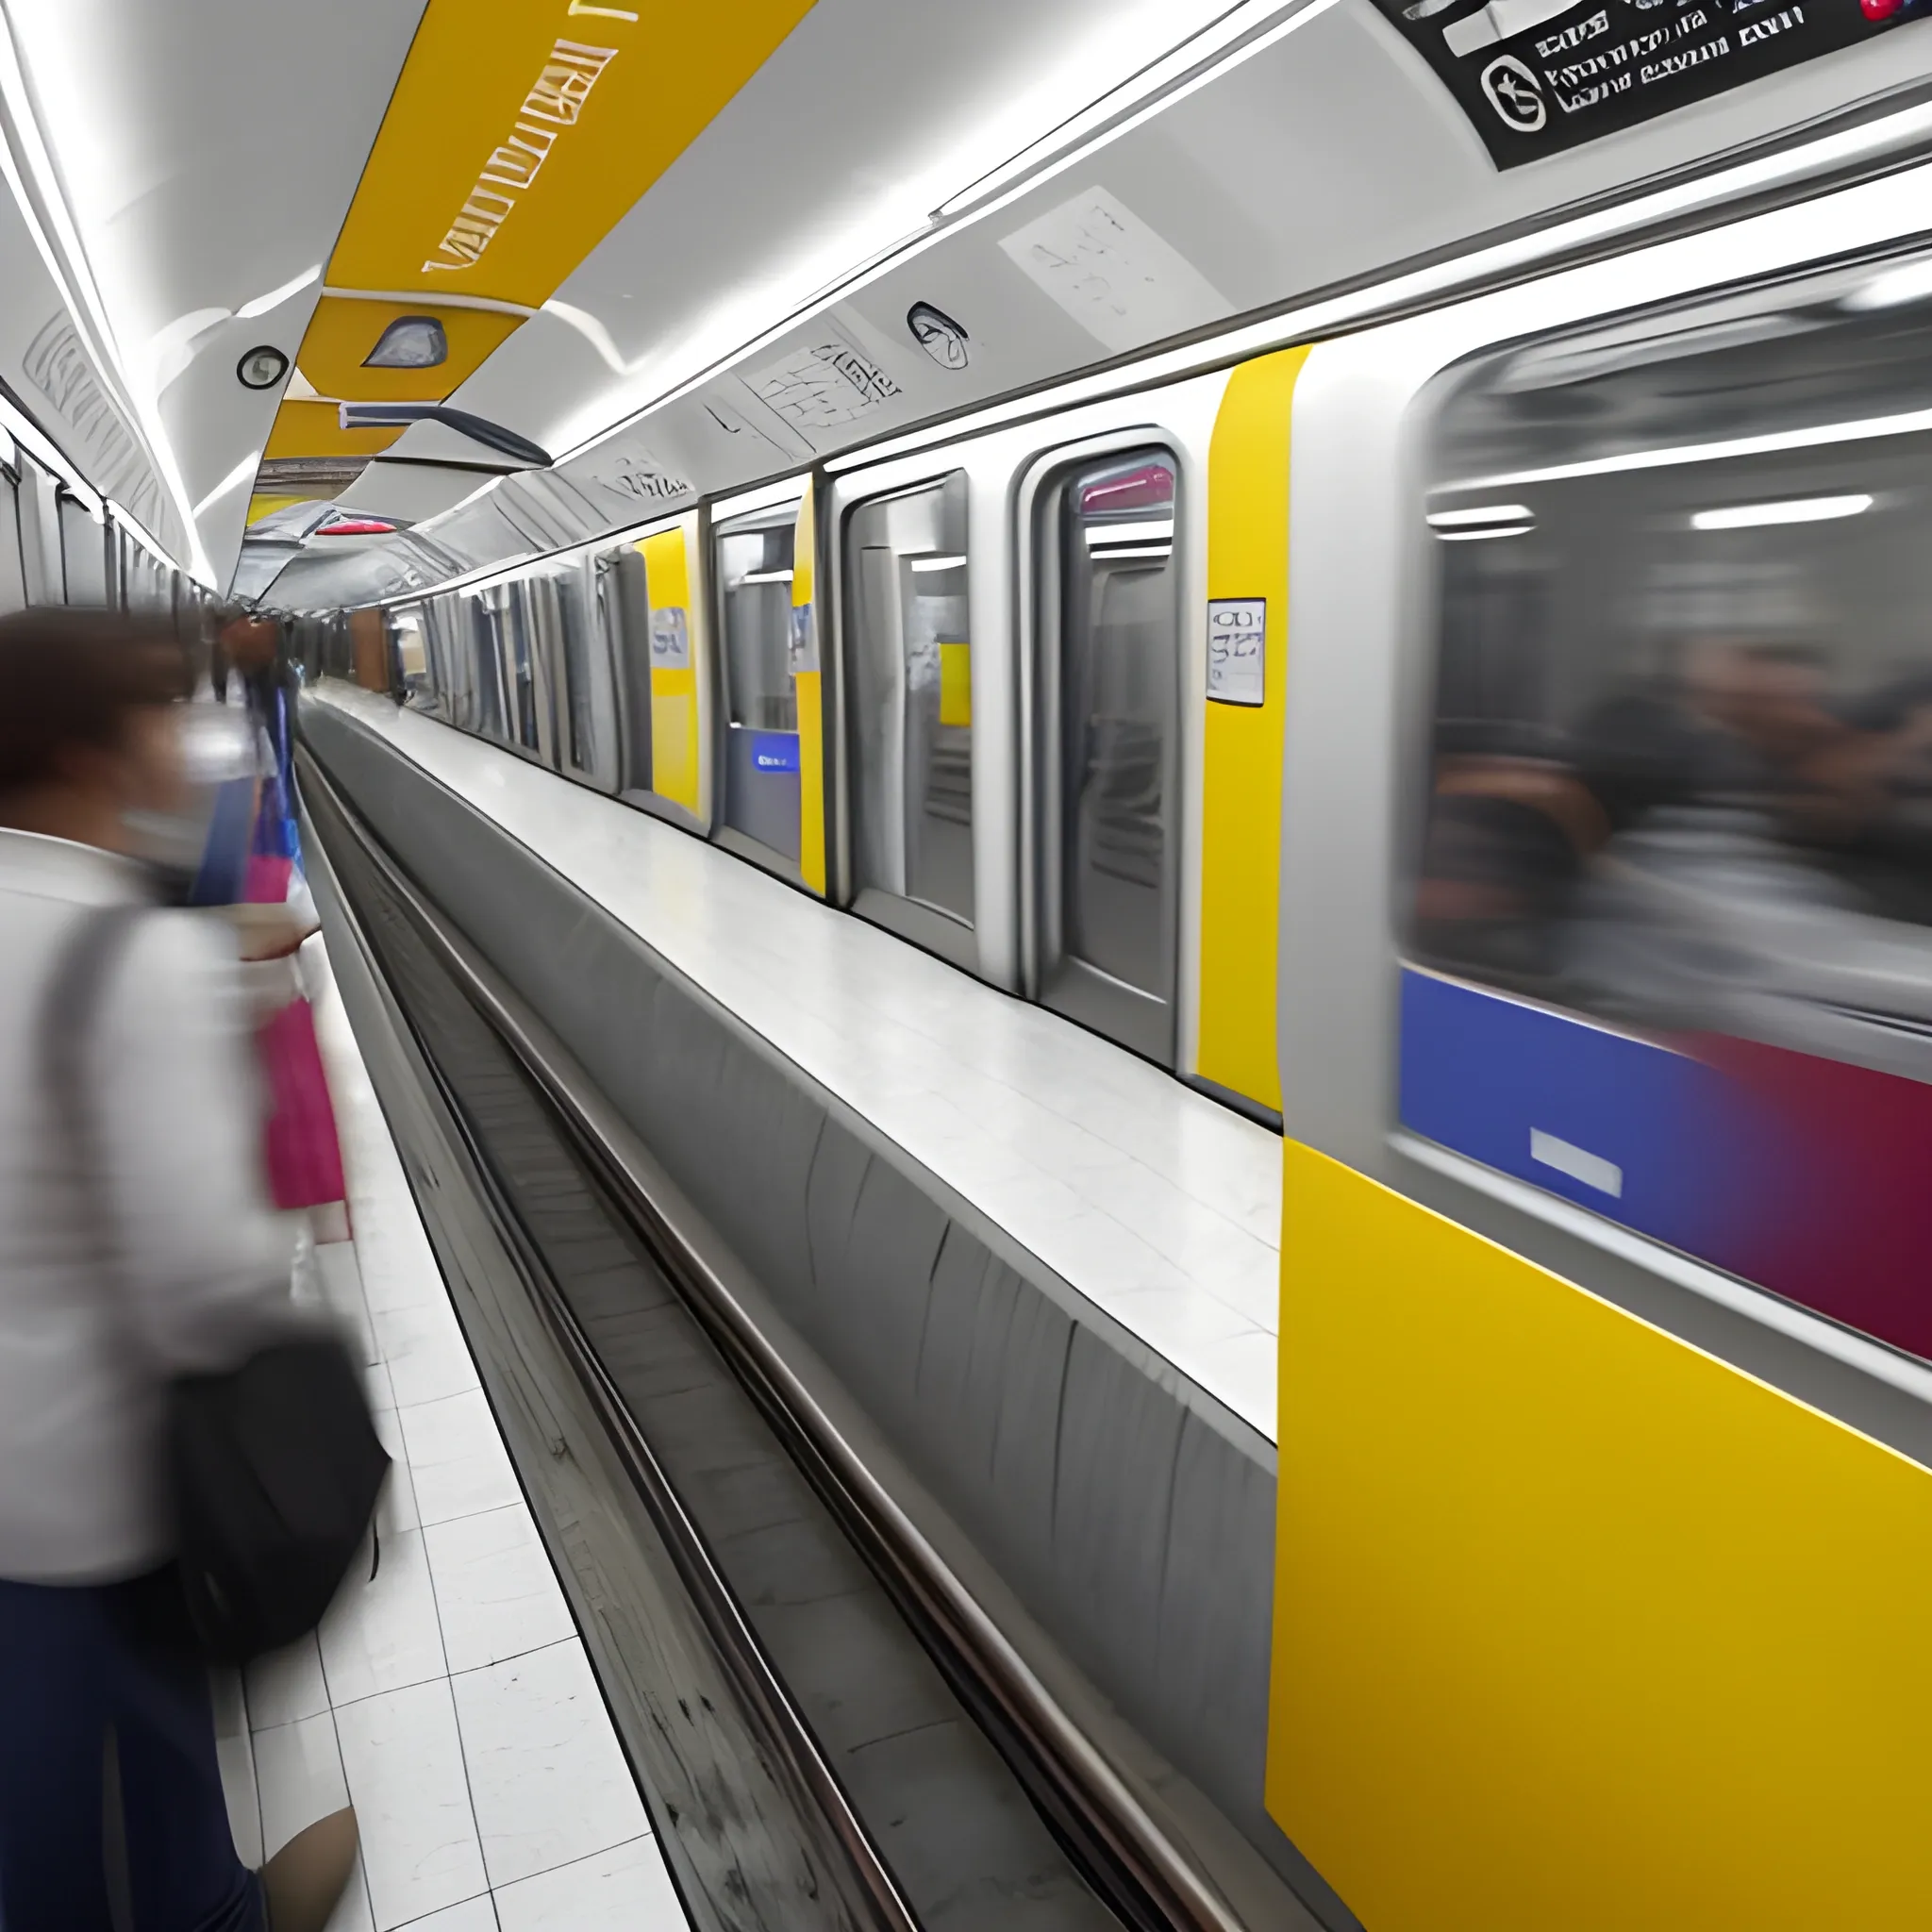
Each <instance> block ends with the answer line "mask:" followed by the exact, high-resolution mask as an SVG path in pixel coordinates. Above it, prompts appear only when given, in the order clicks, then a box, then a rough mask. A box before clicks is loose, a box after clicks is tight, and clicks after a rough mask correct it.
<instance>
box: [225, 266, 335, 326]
mask: <svg viewBox="0 0 1932 1932" xmlns="http://www.w3.org/2000/svg"><path fill="white" fill-rule="evenodd" d="M321 279H322V264H321V262H319V261H318V262H317V263H316V264H315V266H314V267H313V268H306V269H304V270H303V271H302V273H301V274H300V275H296V276H295V277H294V278H293V279H292V280H291V281H286V282H284V283H283V284H282V286H281V287H280V288H279V289H271V290H270V291H268V293H267V294H266V295H258V296H257V297H256V298H255V300H254V301H252V302H244V303H242V306H241V308H238V309H236V311H235V314H236V317H237V318H238V319H239V320H240V321H242V322H253V321H254V320H255V318H256V317H257V316H258V315H266V314H267V313H268V312H269V310H270V309H271V308H280V307H281V306H282V304H283V303H284V302H286V301H287V300H288V299H289V298H290V296H291V295H299V294H300V293H301V292H302V291H303V290H304V289H306V288H308V285H309V284H310V283H311V282H319V281H321Z"/></svg>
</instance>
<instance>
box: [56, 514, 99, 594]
mask: <svg viewBox="0 0 1932 1932" xmlns="http://www.w3.org/2000/svg"><path fill="white" fill-rule="evenodd" d="M59 503H60V558H61V574H62V577H63V579H64V582H65V586H66V597H67V601H68V603H70V604H88V605H93V606H96V607H98V606H100V605H103V604H105V603H106V602H107V601H108V536H107V532H106V530H105V529H103V528H102V526H101V525H99V524H97V523H96V522H95V521H94V520H93V518H92V517H91V516H90V515H89V514H88V513H87V509H86V508H85V507H84V506H83V505H82V504H80V503H79V502H78V501H77V500H76V499H75V498H74V497H72V496H68V495H66V494H65V493H64V492H63V494H62V495H61V497H60V499H59Z"/></svg>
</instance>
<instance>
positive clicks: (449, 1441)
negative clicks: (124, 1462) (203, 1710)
mask: <svg viewBox="0 0 1932 1932" xmlns="http://www.w3.org/2000/svg"><path fill="white" fill-rule="evenodd" d="M320 946H321V942H320V941H310V950H311V951H312V952H314V953H315V954H316V955H317V957H316V958H315V959H314V962H313V964H314V974H313V976H314V977H315V978H316V979H318V980H320V981H323V982H325V984H324V985H323V986H322V988H321V990H320V996H319V997H318V999H317V1001H316V1022H317V1032H318V1035H319V1037H320V1040H321V1042H322V1049H323V1055H324V1058H325V1062H326V1064H327V1068H328V1074H329V1083H330V1087H331V1090H332V1091H333V1094H334V1098H335V1104H336V1109H337V1116H338V1123H339V1125H340V1127H341V1139H342V1155H343V1162H344V1166H345V1167H346V1169H347V1172H348V1178H349V1199H350V1207H351V1210H352V1217H353V1223H354V1228H355V1241H354V1242H353V1244H352V1243H347V1242H341V1243H327V1244H325V1245H324V1246H322V1247H321V1248H319V1249H317V1250H316V1251H315V1255H314V1267H313V1271H312V1273H311V1274H309V1276H308V1279H309V1280H310V1281H311V1283H312V1284H313V1285H314V1289H315V1291H318V1292H320V1293H322V1294H324V1295H325V1296H326V1298H327V1299H328V1301H329V1302H330V1303H331V1304H332V1305H333V1306H334V1307H336V1309H337V1310H338V1311H339V1312H340V1313H341V1316H342V1317H343V1319H344V1320H345V1321H346V1322H347V1324H349V1327H350V1328H351V1330H352V1332H353V1333H355V1334H356V1335H357V1336H358V1337H359V1338H361V1340H362V1342H363V1352H364V1355H365V1357H367V1362H368V1373H369V1381H370V1388H371V1391H372V1400H373V1402H374V1403H375V1407H376V1421H377V1426H378V1428H379V1429H380V1431H381V1433H382V1437H383V1440H384V1441H385V1442H386V1444H387V1445H388V1447H389V1450H390V1453H391V1456H392V1457H394V1458H395V1467H394V1469H393V1471H392V1472H391V1478H390V1484H389V1488H388V1490H387V1491H386V1493H385V1496H384V1499H383V1503H382V1506H381V1507H380V1509H379V1510H378V1513H377V1538H376V1543H377V1544H379V1559H378V1557H377V1552H376V1547H375V1546H374V1545H373V1546H372V1548H371V1550H370V1551H369V1552H368V1560H367V1561H365V1562H363V1563H361V1564H359V1565H358V1568H357V1570H356V1571H355V1572H354V1573H352V1574H351V1576H350V1579H349V1581H348V1583H347V1584H346V1585H344V1587H343V1590H342V1591H341V1595H340V1596H339V1597H338V1599H337V1601H336V1603H335V1605H334V1607H332V1608H331V1609H330V1611H329V1614H328V1616H327V1617H326V1618H325V1620H324V1623H323V1625H322V1628H321V1629H320V1630H319V1631H318V1632H317V1633H316V1634H315V1635H314V1636H313V1637H309V1638H305V1639H304V1640H303V1641H301V1642H300V1643H298V1644H295V1645H293V1646H292V1647H291V1649H290V1650H288V1651H285V1652H282V1653H280V1654H279V1655H277V1656H275V1657H267V1658H263V1659H262V1660H260V1661H259V1662H258V1663H256V1664H253V1665H251V1666H250V1667H249V1669H248V1671H247V1673H246V1676H245V1681H244V1682H235V1681H232V1680H230V1681H228V1682H225V1683H223V1684H222V1685H220V1686H219V1687H218V1697H217V1717H218V1724H217V1729H218V1732H219V1736H220V1748H221V1754H222V1766H223V1773H224V1776H225V1780H226V1783H227V1786H228V1801H229V1811H230V1815H231V1818H232V1819H233V1822H234V1826H235V1838H236V1844H237V1848H238V1849H239V1850H240V1851H241V1853H242V1857H244V1858H245V1859H246V1860H247V1861H248V1862H249V1863H251V1864H253V1863H256V1862H258V1860H259V1859H260V1858H261V1857H263V1856H264V1855H265V1854H273V1853H274V1852H275V1851H276V1850H278V1849H279V1848H280V1847H281V1846H282V1845H283V1844H285V1843H286V1842H287V1841H288V1840H290V1839H291V1837H293V1835H294V1834H295V1833H296V1832H297V1831H299V1830H300V1829H301V1828H302V1827H303V1826H304V1825H306V1824H311V1823H312V1822H313V1821H314V1820H315V1819H317V1818H320V1817H322V1816H324V1815H325V1813H327V1812H329V1811H333V1810H335V1809H337V1808H338V1807H340V1806H341V1805H342V1804H344V1803H345V1802H353V1803H354V1805H355V1807H356V1814H357V1819H358V1824H359V1825H360V1828H361V1834H362V1870H361V1873H360V1874H359V1875H358V1880H357V1882H356V1883H355V1885H353V1886H352V1887H351V1889H350V1893H349V1896H348V1897H347V1898H345V1899H344V1901H343V1902H342V1905H341V1907H340V1908H339V1909H338V1911H337V1913H336V1916H335V1918H334V1920H333V1921H332V1922H331V1932H393V1928H395V1927H398V1926H405V1925H407V1926H408V1927H410V1928H411V1932H605V1928H609V1932H617V1928H618V1927H623V1928H624V1932H682V1928H683V1926H684V1924H685V1919H684V1914H683V1911H682V1909H681V1908H680V1907H679V1905H678V1903H677V1897H676V1894H675V1890H673V1888H672V1884H671V1879H670V1876H669V1874H668V1873H667V1872H666V1870H665V1867H664V1860H663V1858H662V1857H661V1855H660V1853H659V1851H658V1845H657V1842H656V1840H654V1839H653V1838H652V1836H651V1827H650V1822H649V1818H648V1815H647V1814H646V1812H645V1810H644V1807H643V1805H642V1802H641V1799H640V1798H639V1796H638V1792H637V1789H636V1786H635V1785H634V1784H633V1782H632V1780H631V1776H630V1773H629V1770H628V1768H627V1767H626V1765H625V1759H624V1755H623V1752H622V1750H621V1748H620V1746H619V1744H618V1741H617V1737H616V1734H615V1732H614V1731H613V1729H612V1727H611V1724H610V1719H609V1715H608V1712H607V1711H606V1710H605V1707H604V1704H603V1700H602V1698H601V1697H600V1696H599V1695H598V1691H597V1686H596V1683H595V1681H594V1679H593V1678H592V1676H591V1666H590V1661H589V1659H588V1658H587V1657H586V1656H585V1654H584V1648H583V1645H582V1643H581V1641H579V1640H578V1637H577V1634H576V1628H575V1624H573V1622H572V1620H571V1615H570V1610H569V1607H568V1606H567V1605H566V1603H565V1601H564V1597H563V1592H562V1591H561V1589H560V1588H559V1586H558V1581H557V1576H556V1574H555V1573H554V1571H553V1570H552V1568H551V1565H550V1560H549V1557H547V1555H546V1554H545V1552H544V1549H543V1545H542V1542H541V1540H540V1538H539V1536H538V1534H537V1528H536V1524H534V1523H533V1522H532V1521H531V1519H530V1513H529V1510H528V1507H526V1505H525V1502H524V1498H523V1493H522V1491H521V1490H520V1489H519V1488H518V1485H517V1480H516V1476H515V1474H514V1472H513V1471H512V1469H511V1467H510V1462H509V1457H508V1455H507V1454H506V1452H505V1450H504V1446H503V1441H502V1438H501V1437H500V1436H499V1435H498V1433H497V1429H496V1424H495V1422H494V1420H493V1419H492V1417H491V1411H490V1405H489V1402H488V1401H487V1399H486V1398H485V1396H484V1394H483V1391H482V1389H481V1388H480V1386H479V1385H478V1382H477V1379H476V1372H475V1365H474V1363H473V1362H472V1361H471V1359H470V1354H469V1350H468V1348H467V1347H466V1345H465V1344H464V1341H463V1336H462V1330H461V1328H460V1326H459V1325H458V1322H457V1319H456V1315H455V1313H454V1311H453V1309H452V1308H451V1307H450V1303H449V1297H448V1294H447V1291H445V1289H444V1287H443V1284H442V1278H441V1274H439V1273H438V1271H437V1267H436V1262H435V1259H434V1257H433V1256H432V1255H431V1253H430V1249H429V1243H428V1241H427V1238H426V1237H425V1234H424V1231H423V1226H422V1223H421V1222H420V1221H419V1220H418V1218H417V1215H416V1209H415V1204H414V1202H413V1201H412V1200H411V1198H410V1195H409V1191H408V1183H407V1181H406V1180H405V1179H404V1176H403V1171H402V1167H401V1165H400V1163H399V1162H398V1160H397V1158H396V1154H395V1149H394V1147H393V1146H392V1145H391V1141H390V1139H389V1133H388V1129H387V1127H386V1126H385V1124H384V1122H383V1118H382V1112H381V1109H380V1108H379V1107H378V1106H377V1104H376V1100H375V1093H374V1091H373V1090H372V1089H371V1087H370V1084H369V1079H368V1075H367V1073H366V1072H365V1070H364V1068H363V1066H362V1062H361V1059H360V1057H359V1056H358V1053H357V1051H356V1045H355V1041H354V1038H353V1036H352V1035H351V1033H350V1031H349V1027H348V1023H347V1020H346V1018H345V1017H344V1015H343V1013H342V1010H341V1006H340V1004H339V1002H338V1001H337V999H336V997H335V993H334V988H333V985H332V984H328V983H326V979H327V969H326V960H325V958H323V957H321V955H320ZM307 963H308V962H307V961H305V964H307ZM372 1569H373V1571H374V1574H373V1575H372V1574H370V1573H371V1571H372Z"/></svg>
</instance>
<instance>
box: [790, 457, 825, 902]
mask: <svg viewBox="0 0 1932 1932" xmlns="http://www.w3.org/2000/svg"><path fill="white" fill-rule="evenodd" d="M813 511H814V507H813V502H812V485H811V484H810V483H809V482H808V483H807V484H806V486H805V496H804V499H803V500H802V501H801V502H800V504H799V506H798V523H797V525H796V526H795V527H794V529H793V531H792V538H791V609H792V613H793V616H792V622H793V623H794V624H796V625H804V626H805V637H804V652H803V655H802V657H799V658H795V661H796V662H797V664H798V668H797V669H795V670H794V671H793V673H792V675H791V688H792V691H793V692H794V694H795V695H796V698H797V701H798V875H799V877H800V878H802V879H803V880H804V881H805V883H806V884H807V885H808V886H809V887H810V888H811V890H812V891H814V892H816V893H817V894H818V895H819V896H820V898H824V894H825V721H824V685H823V679H822V674H821V672H820V668H819V645H818V632H817V628H816V626H817V624H818V612H817V611H816V610H814V609H813V608H812V582H813V564H814V561H815V556H816V548H815V546H816V544H817V541H818V534H817V532H818V524H817V520H816V517H815V515H814V513H813Z"/></svg>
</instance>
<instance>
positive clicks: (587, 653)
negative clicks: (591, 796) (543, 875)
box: [543, 558, 618, 791]
mask: <svg viewBox="0 0 1932 1932" xmlns="http://www.w3.org/2000/svg"><path fill="white" fill-rule="evenodd" d="M543 581H545V582H547V584H548V586H549V590H550V593H551V594H550V596H549V597H548V598H547V599H546V600H545V607H544V608H546V609H547V611H548V613H549V614H550V615H551V616H552V617H553V618H554V620H555V623H556V625H557V631H556V640H555V648H554V649H553V650H552V652H551V654H550V664H551V669H552V672H553V675H555V676H556V678H557V681H558V691H557V703H556V707H555V711H556V732H557V760H556V761H557V764H558V769H559V770H561V771H563V772H564V773H566V774H569V775H570V776H571V777H573V778H575V779H577V780H579V781H580V782H581V783H583V784H586V785H594V786H595V787H596V788H597V789H598V791H616V790H617V779H618V753H617V732H616V724H617V695H616V688H615V683H614V680H613V677H612V674H611V661H610V646H609V642H608V639H607V637H606V634H605V630H604V625H603V616H602V611H601V608H600V606H599V602H598V595H597V577H596V573H595V567H594V565H593V564H592V563H591V560H590V559H589V558H580V559H578V560H576V561H575V562H573V563H572V564H570V565H569V566H568V567H567V568H565V569H560V570H558V571H555V572H551V573H548V574H546V575H545V577H544V579H543Z"/></svg>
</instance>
